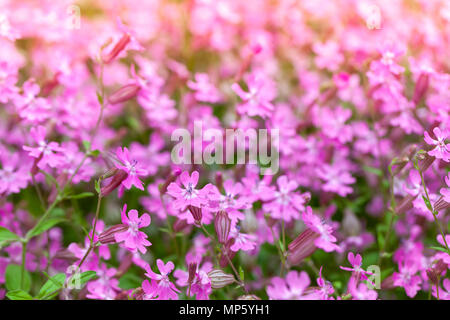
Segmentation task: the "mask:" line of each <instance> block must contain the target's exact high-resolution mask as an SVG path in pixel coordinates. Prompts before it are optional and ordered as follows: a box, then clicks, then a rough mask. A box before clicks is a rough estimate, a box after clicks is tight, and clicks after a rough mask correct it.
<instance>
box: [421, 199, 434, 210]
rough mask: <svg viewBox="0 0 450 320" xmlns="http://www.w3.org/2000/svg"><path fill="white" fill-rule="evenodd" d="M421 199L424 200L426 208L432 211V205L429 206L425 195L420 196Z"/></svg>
mask: <svg viewBox="0 0 450 320" xmlns="http://www.w3.org/2000/svg"><path fill="white" fill-rule="evenodd" d="M422 199H423V201H424V202H425V204H426V206H427V208H428V210H430V211H433V207H432V206H431V203H430V201H429V200H428V199H427V198H426V197H425V196H422Z"/></svg>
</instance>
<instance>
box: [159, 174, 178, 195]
mask: <svg viewBox="0 0 450 320" xmlns="http://www.w3.org/2000/svg"><path fill="white" fill-rule="evenodd" d="M180 174H181V169H180V168H176V169H174V170H173V171H172V172H171V173H170V175H169V177H167V179H166V181H164V183H163V184H161V185H160V186H159V192H160V193H161V194H164V193H166V191H167V187H168V186H169V184H171V183H172V182H174V181H175V180H176V179H177V178H178V176H179V175H180Z"/></svg>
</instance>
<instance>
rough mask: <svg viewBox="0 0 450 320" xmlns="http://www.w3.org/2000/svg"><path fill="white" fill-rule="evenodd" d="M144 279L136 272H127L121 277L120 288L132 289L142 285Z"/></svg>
mask: <svg viewBox="0 0 450 320" xmlns="http://www.w3.org/2000/svg"><path fill="white" fill-rule="evenodd" d="M141 284H142V279H141V278H140V277H138V276H137V275H135V274H132V273H127V274H125V275H124V276H123V277H121V278H120V279H119V288H121V289H123V290H130V289H135V288H137V287H140V286H141Z"/></svg>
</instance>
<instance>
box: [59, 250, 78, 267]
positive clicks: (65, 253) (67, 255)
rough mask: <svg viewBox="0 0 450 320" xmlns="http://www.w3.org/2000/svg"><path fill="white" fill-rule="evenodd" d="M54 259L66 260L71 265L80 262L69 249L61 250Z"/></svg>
mask: <svg viewBox="0 0 450 320" xmlns="http://www.w3.org/2000/svg"><path fill="white" fill-rule="evenodd" d="M53 259H61V260H66V261H68V262H69V263H70V264H72V263H75V262H76V261H78V260H79V259H78V258H77V257H76V256H75V254H73V252H71V251H69V250H67V249H63V250H59V251H58V252H56V254H55V255H54V256H53Z"/></svg>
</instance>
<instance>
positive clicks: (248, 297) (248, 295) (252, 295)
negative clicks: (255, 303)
mask: <svg viewBox="0 0 450 320" xmlns="http://www.w3.org/2000/svg"><path fill="white" fill-rule="evenodd" d="M237 299H238V300H261V298H260V297H258V296H255V295H254V294H246V295H243V296H240V297H238V298H237Z"/></svg>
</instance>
